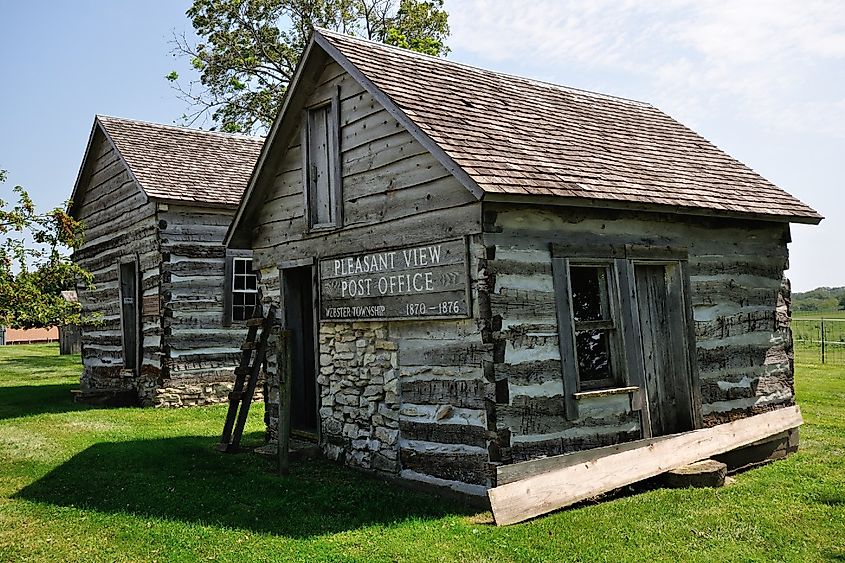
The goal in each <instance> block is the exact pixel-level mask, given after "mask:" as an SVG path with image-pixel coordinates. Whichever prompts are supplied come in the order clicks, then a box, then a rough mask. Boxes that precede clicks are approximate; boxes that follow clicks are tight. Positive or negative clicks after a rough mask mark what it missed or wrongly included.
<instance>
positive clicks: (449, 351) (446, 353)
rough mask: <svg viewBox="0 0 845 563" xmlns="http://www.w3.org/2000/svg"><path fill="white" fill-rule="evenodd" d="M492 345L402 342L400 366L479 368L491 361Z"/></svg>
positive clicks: (418, 341) (455, 342)
mask: <svg viewBox="0 0 845 563" xmlns="http://www.w3.org/2000/svg"><path fill="white" fill-rule="evenodd" d="M493 349H494V346H493V344H482V343H480V342H477V343H476V342H463V341H451V342H449V341H434V340H403V341H402V342H401V344H400V350H399V363H400V365H402V366H481V365H482V364H483V362H492V361H493Z"/></svg>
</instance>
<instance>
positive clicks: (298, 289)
mask: <svg viewBox="0 0 845 563" xmlns="http://www.w3.org/2000/svg"><path fill="white" fill-rule="evenodd" d="M283 277H284V320H285V327H286V328H287V329H288V330H290V331H291V333H292V339H293V382H292V390H291V430H292V431H295V432H298V433H299V434H300V435H304V436H306V437H313V438H316V437H317V436H318V434H319V423H318V417H317V409H318V406H317V397H318V395H317V364H316V359H317V352H316V343H317V338H316V334H315V333H316V325H315V318H316V317H315V312H316V311H315V301H314V289H313V279H314V268H313V266H305V267H299V268H288V269H285V270H283Z"/></svg>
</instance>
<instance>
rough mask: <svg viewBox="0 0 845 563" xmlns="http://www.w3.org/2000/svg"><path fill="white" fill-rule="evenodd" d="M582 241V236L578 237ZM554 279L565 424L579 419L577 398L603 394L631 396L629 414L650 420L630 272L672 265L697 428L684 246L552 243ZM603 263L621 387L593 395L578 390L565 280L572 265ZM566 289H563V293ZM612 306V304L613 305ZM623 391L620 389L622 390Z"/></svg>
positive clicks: (590, 240)
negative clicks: (638, 267) (610, 280)
mask: <svg viewBox="0 0 845 563" xmlns="http://www.w3.org/2000/svg"><path fill="white" fill-rule="evenodd" d="M579 238H580V237H579ZM549 250H550V254H551V260H552V277H553V283H554V295H555V309H556V313H557V319H558V323H557V325H558V343H559V346H560V359H561V375H562V378H563V389H564V407H565V416H566V418H567V420H570V421H574V420H577V419H578V417H579V414H578V399H579V396H595V395H599V394H606V393H622V392H625V393H631V394H632V395H631V409H632V410H634V411H640V412H641V413H644V414H643V416H645V417H646V419H647V418H648V403H647V399H646V398H645V397H644V396H643V395H644V393H643V391H644V390H645V386H644V385H645V383H644V381H643V365H642V364H643V357H642V342H641V336H640V325H639V313H638V305H637V297H636V281H635V279H634V277H635V274H634V267H635V265H636V264H652V265H655V264H671V265H673V266H674V267H676V268H677V271H676V275H677V277H678V284H679V291H680V294H681V302H682V305H681V306H682V307H683V309H684V315H683V316H684V322H683V323H681V324H682V325H683V326H679V327H678V328H679V329H680V331H679V335H678V337H679V338H680V339H682V340H683V341H685V348H686V350H685V351H684V356H685V357H686V359H685V361H684V366H685V369H687V370H688V371H689V377H690V385H691V391H692V393H691V409H692V413H691V414H692V417H693V423H694V425H695V427H696V428H699V427H701V424H702V422H701V409H700V405H701V391H700V387H699V377H698V366H697V362H696V338H695V326H694V319H693V312H692V307H691V305H690V301H689V299H690V296H691V288H690V280H689V271H688V260H689V253H688V250H687V248H686V247H679V246H673V245H671V244H667V245H657V244H653V245H646V244H619V243H611V242H604V241H602V240H600V239H599V238H598V237H586V236H585V237H583V238H582V239H581V240H580V241H578V242H575V243H566V244H564V243H554V242H553V243H550V244H549ZM571 264H572V265H575V266H576V267H577V266H579V265H589V264H604V265H606V266H607V267H608V268H609V269H610V270H611V272H612V276H613V283H612V284H611V285H610V288H609V291H610V292H612V293H613V294H614V295H613V299H611V300H610V301H611V303H615V307H616V308H615V311H614V312H613V313H612V315H613V321H614V326H615V327H616V330H617V332H618V336H617V338H615V342H616V346H618V348H617V351H616V361H617V362H618V366H619V372H618V373H619V380H618V382H619V385H620V387H616V388H613V387H609V388H601V389H597V390H595V391H593V390H591V391H579V381H578V379H579V378H578V371H577V354H576V352H575V322H574V318H573V316H572V289H571V285H570V279H569V277H570V276H569V271H570V270H569V268H570V265H571ZM561 288H564V290H561ZM611 306H612V305H611ZM623 386H624V387H623ZM642 428H643V436H644V437H650V436H651V430H650V422H646V421H643V425H642Z"/></svg>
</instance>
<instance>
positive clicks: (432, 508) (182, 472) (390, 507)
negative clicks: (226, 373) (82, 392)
mask: <svg viewBox="0 0 845 563" xmlns="http://www.w3.org/2000/svg"><path fill="white" fill-rule="evenodd" d="M213 443H214V439H213V438H209V437H198V436H187V437H179V438H169V439H160V440H139V441H128V442H108V443H100V444H96V445H94V446H91V447H90V448H88V449H86V450H84V451H83V452H81V453H79V454H77V455H76V456H74V457H73V458H72V459H70V460H69V461H68V462H66V463H64V464H63V465H61V466H60V467H57V468H56V469H54V470H53V471H52V472H50V473H49V474H47V475H46V476H44V477H43V478H42V479H40V480H38V481H36V482H35V483H33V484H31V485H29V486H27V487H26V488H24V489H22V490H21V491H20V492H18V493H17V494H16V495H15V497H16V498H21V499H26V500H29V501H35V502H42V503H49V504H54V505H59V506H74V507H79V508H86V509H93V510H97V511H101V512H107V513H127V512H128V513H131V514H135V515H138V516H142V517H152V518H166V519H172V520H181V521H185V522H192V523H198V524H203V525H213V526H226V527H231V528H240V529H247V530H252V531H254V532H260V533H269V534H276V535H282V536H287V537H293V538H306V537H311V536H317V535H321V534H326V533H337V532H342V531H346V530H353V529H357V528H360V527H363V526H368V525H374V524H382V525H386V524H390V523H393V522H397V521H402V520H407V519H411V518H422V519H428V518H438V517H442V516H446V515H450V514H472V513H473V512H474V511H473V510H471V509H469V508H467V507H464V506H461V505H459V504H457V503H454V502H449V501H445V500H442V499H440V498H437V497H434V496H429V495H425V494H420V493H415V492H411V491H409V490H407V489H405V488H403V487H400V486H397V485H392V484H388V483H385V482H384V481H382V480H379V479H376V478H373V477H370V476H368V475H365V474H362V473H360V472H357V471H353V470H350V469H348V468H344V467H341V466H339V465H337V464H333V463H330V462H327V461H324V460H315V461H301V462H296V463H294V464H292V467H291V473H290V475H287V476H284V477H282V476H278V475H275V474H274V473H273V466H272V464H271V463H270V462H269V461H266V460H263V459H260V458H258V457H257V456H255V455H251V454H238V455H226V454H221V453H219V452H216V451H214V450H213V449H212V446H213Z"/></svg>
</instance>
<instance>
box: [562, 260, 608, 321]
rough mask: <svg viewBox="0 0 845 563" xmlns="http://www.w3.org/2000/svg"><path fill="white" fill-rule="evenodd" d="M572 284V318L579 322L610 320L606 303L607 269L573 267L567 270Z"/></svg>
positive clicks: (602, 267)
mask: <svg viewBox="0 0 845 563" xmlns="http://www.w3.org/2000/svg"><path fill="white" fill-rule="evenodd" d="M569 283H570V284H572V316H573V318H574V319H575V322H579V321H606V320H610V307H609V306H608V303H607V268H605V267H604V266H601V267H594V266H591V267H587V266H573V267H571V268H570V269H569Z"/></svg>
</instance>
